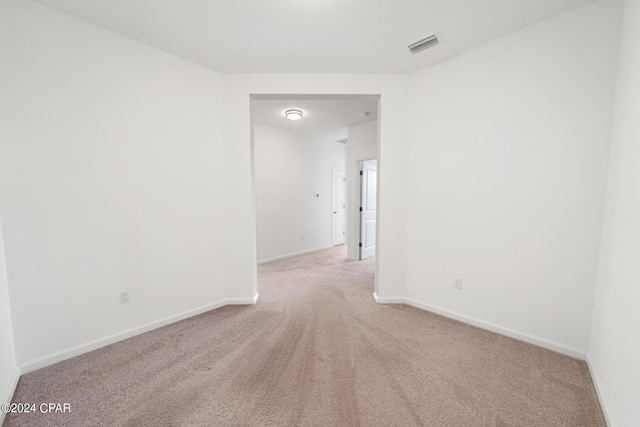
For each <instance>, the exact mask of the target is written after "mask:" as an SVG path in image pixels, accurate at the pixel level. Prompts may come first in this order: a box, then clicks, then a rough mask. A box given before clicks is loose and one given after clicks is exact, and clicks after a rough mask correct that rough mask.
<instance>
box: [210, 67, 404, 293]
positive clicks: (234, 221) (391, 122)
mask: <svg viewBox="0 0 640 427" xmlns="http://www.w3.org/2000/svg"><path fill="white" fill-rule="evenodd" d="M221 77H222V79H223V85H222V87H223V88H222V94H223V98H224V99H225V102H226V104H225V111H226V113H227V114H226V116H225V117H226V120H225V127H224V129H225V136H224V139H225V141H226V147H227V148H226V160H225V161H226V163H227V167H228V168H230V170H233V177H234V179H233V180H232V181H230V184H229V185H228V188H227V193H228V198H227V201H228V203H229V204H230V206H233V208H234V210H233V215H232V216H230V217H229V222H228V229H229V232H231V233H233V238H234V245H233V246H232V247H230V248H229V249H228V250H229V255H230V258H231V259H233V261H232V262H230V263H229V268H230V277H229V281H230V282H229V286H230V289H231V290H232V292H234V293H235V294H234V295H238V298H247V297H248V296H250V295H253V294H255V291H256V279H255V274H256V262H257V257H256V242H255V231H254V230H255V217H254V208H253V206H254V202H255V199H254V188H253V179H252V178H253V177H252V174H251V171H252V151H253V149H252V147H251V143H250V142H251V126H250V124H251V117H250V96H251V95H252V94H286V95H291V94H293V95H305V94H307V95H308V94H310V95H326V96H333V95H345V96H348V95H375V94H378V95H381V106H380V116H379V117H380V132H381V133H380V147H379V152H378V158H379V159H380V162H379V166H378V167H379V169H378V173H379V176H380V189H379V192H380V193H379V194H380V198H379V203H380V210H379V213H378V215H379V233H378V258H377V259H376V261H377V275H376V281H377V284H376V286H378V284H379V285H380V292H382V293H383V295H392V294H393V295H397V294H398V293H399V292H400V293H401V292H403V286H404V270H405V269H404V247H405V232H404V230H405V227H404V224H405V209H404V207H405V205H406V187H407V184H406V163H407V157H406V154H407V151H406V148H407V147H406V143H407V132H408V119H407V108H408V82H409V78H408V76H406V75H393V74H388V75H375V74H368V75H358V74H344V75H343V74H221Z"/></svg>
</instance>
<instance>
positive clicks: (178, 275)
mask: <svg viewBox="0 0 640 427" xmlns="http://www.w3.org/2000/svg"><path fill="white" fill-rule="evenodd" d="M0 52H2V66H1V67H0V93H2V96H1V97H0V117H2V121H1V122H0V153H2V155H1V156H0V182H2V188H1V190H0V212H2V220H3V225H4V238H5V248H6V256H7V266H8V277H9V286H10V291H11V304H12V312H13V326H14V333H15V342H16V353H17V360H18V364H20V365H21V366H22V365H24V364H26V365H27V366H28V367H30V368H31V369H32V368H34V367H38V366H41V364H40V362H41V361H39V359H40V358H43V357H44V358H45V362H44V363H45V364H46V363H50V362H51V361H52V360H53V359H55V358H56V357H64V356H65V355H67V356H68V355H69V353H65V352H66V351H67V350H69V349H73V348H74V347H75V346H83V345H85V344H87V343H89V344H91V345H93V346H99V345H101V342H99V341H98V342H97V343H95V342H94V343H92V342H93V341H94V340H100V339H102V338H105V337H110V336H112V335H113V334H121V333H123V332H126V331H130V330H131V329H132V328H138V327H141V326H144V325H147V324H149V323H152V322H157V321H160V320H162V319H167V318H170V317H171V316H175V315H178V314H180V313H185V312H191V311H192V310H195V309H198V308H199V307H202V306H205V305H207V304H214V303H217V302H219V301H222V300H224V299H225V298H227V297H228V289H227V288H226V281H227V274H226V269H225V265H226V259H225V246H226V242H225V240H224V239H225V238H226V232H225V228H226V217H227V215H229V214H228V213H226V211H227V210H228V209H227V206H226V205H225V204H224V200H223V198H224V196H225V189H224V182H225V181H226V179H227V174H226V170H225V165H224V145H223V143H222V142H221V140H220V136H219V128H220V122H221V121H222V120H223V119H221V118H220V108H219V107H220V104H219V102H220V101H219V96H220V95H219V92H220V78H219V76H218V75H217V74H216V73H215V72H213V71H211V70H208V69H205V68H203V67H200V66H197V65H195V64H192V63H190V62H187V61H184V60H182V59H179V58H176V57H174V56H171V55H168V54H166V53H163V52H160V51H158V50H155V49H152V48H149V47H147V46H145V45H143V44H140V43H137V42H133V41H131V40H129V39H127V38H125V37H121V36H118V35H116V34H114V33H111V32H109V31H106V30H103V29H100V28H98V27H96V26H93V25H90V24H88V23H85V22H83V21H80V20H77V19H75V18H72V17H70V16H68V15H65V14H62V13H59V12H56V11H54V10H53V9H49V8H47V7H45V6H42V5H40V4H37V3H32V2H29V1H17V0H6V1H3V2H2V3H0ZM121 289H129V290H131V295H132V302H131V303H129V304H124V305H121V304H119V303H118V292H119V291H120V290H121ZM91 345H90V346H91ZM83 348H84V349H86V347H83ZM74 351H75V350H74ZM57 352H62V353H61V354H62V356H61V355H60V354H58V355H56V353H57ZM72 353H73V351H72ZM49 356H52V357H53V359H52V358H50V357H49Z"/></svg>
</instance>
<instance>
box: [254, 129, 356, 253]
mask: <svg viewBox="0 0 640 427" xmlns="http://www.w3.org/2000/svg"><path fill="white" fill-rule="evenodd" d="M253 137H254V147H255V183H256V214H257V216H256V227H257V250H258V262H263V261H267V260H271V259H274V258H280V257H283V256H287V255H292V254H296V253H301V252H306V251H310V250H313V249H318V248H326V247H329V246H331V219H332V210H331V209H332V207H331V170H332V168H335V169H342V170H344V169H345V157H346V154H345V146H344V145H343V144H339V143H337V142H335V141H321V140H314V139H313V138H311V137H309V136H306V135H302V134H300V133H296V132H290V131H287V130H284V129H279V128H276V127H273V126H267V125H263V124H259V123H255V124H254V128H253ZM316 194H317V195H318V197H316Z"/></svg>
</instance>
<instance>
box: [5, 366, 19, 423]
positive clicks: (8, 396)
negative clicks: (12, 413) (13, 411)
mask: <svg viewBox="0 0 640 427" xmlns="http://www.w3.org/2000/svg"><path fill="white" fill-rule="evenodd" d="M19 380H20V367H19V366H16V369H14V370H13V375H12V376H11V379H10V380H9V387H7V391H6V392H5V394H4V396H3V400H2V401H1V402H0V404H2V403H11V400H12V399H13V394H14V393H15V392H16V387H17V386H18V381H19ZM6 415H7V414H5V413H4V412H3V411H0V426H1V425H2V423H3V422H4V417H5V416H6Z"/></svg>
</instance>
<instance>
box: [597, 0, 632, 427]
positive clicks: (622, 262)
mask: <svg viewBox="0 0 640 427" xmlns="http://www.w3.org/2000/svg"><path fill="white" fill-rule="evenodd" d="M638 28H640V2H638V1H631V0H628V1H625V2H624V21H623V29H622V45H621V49H620V66H619V72H618V87H617V92H616V104H615V115H614V127H613V137H612V141H611V155H610V160H609V179H608V182H607V198H606V204H605V214H604V225H603V229H602V245H601V249H600V263H599V268H598V281H597V285H596V295H595V304H594V316H593V325H592V332H591V344H590V347H589V359H590V362H591V368H592V371H593V374H594V377H595V381H596V384H597V385H598V389H599V391H600V397H601V400H602V401H603V402H604V406H605V410H606V413H607V416H608V418H609V422H610V425H611V426H615V427H617V426H620V427H623V426H635V425H639V424H640V407H639V406H638V402H640V363H639V362H638V360H639V359H638V355H639V354H640V334H639V333H638V330H639V329H638V328H639V326H640V310H639V309H638V305H639V304H640V286H639V284H640V261H639V259H640V191H639V189H640V143H639V141H640V121H639V120H638V117H640V32H639V31H638Z"/></svg>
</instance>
